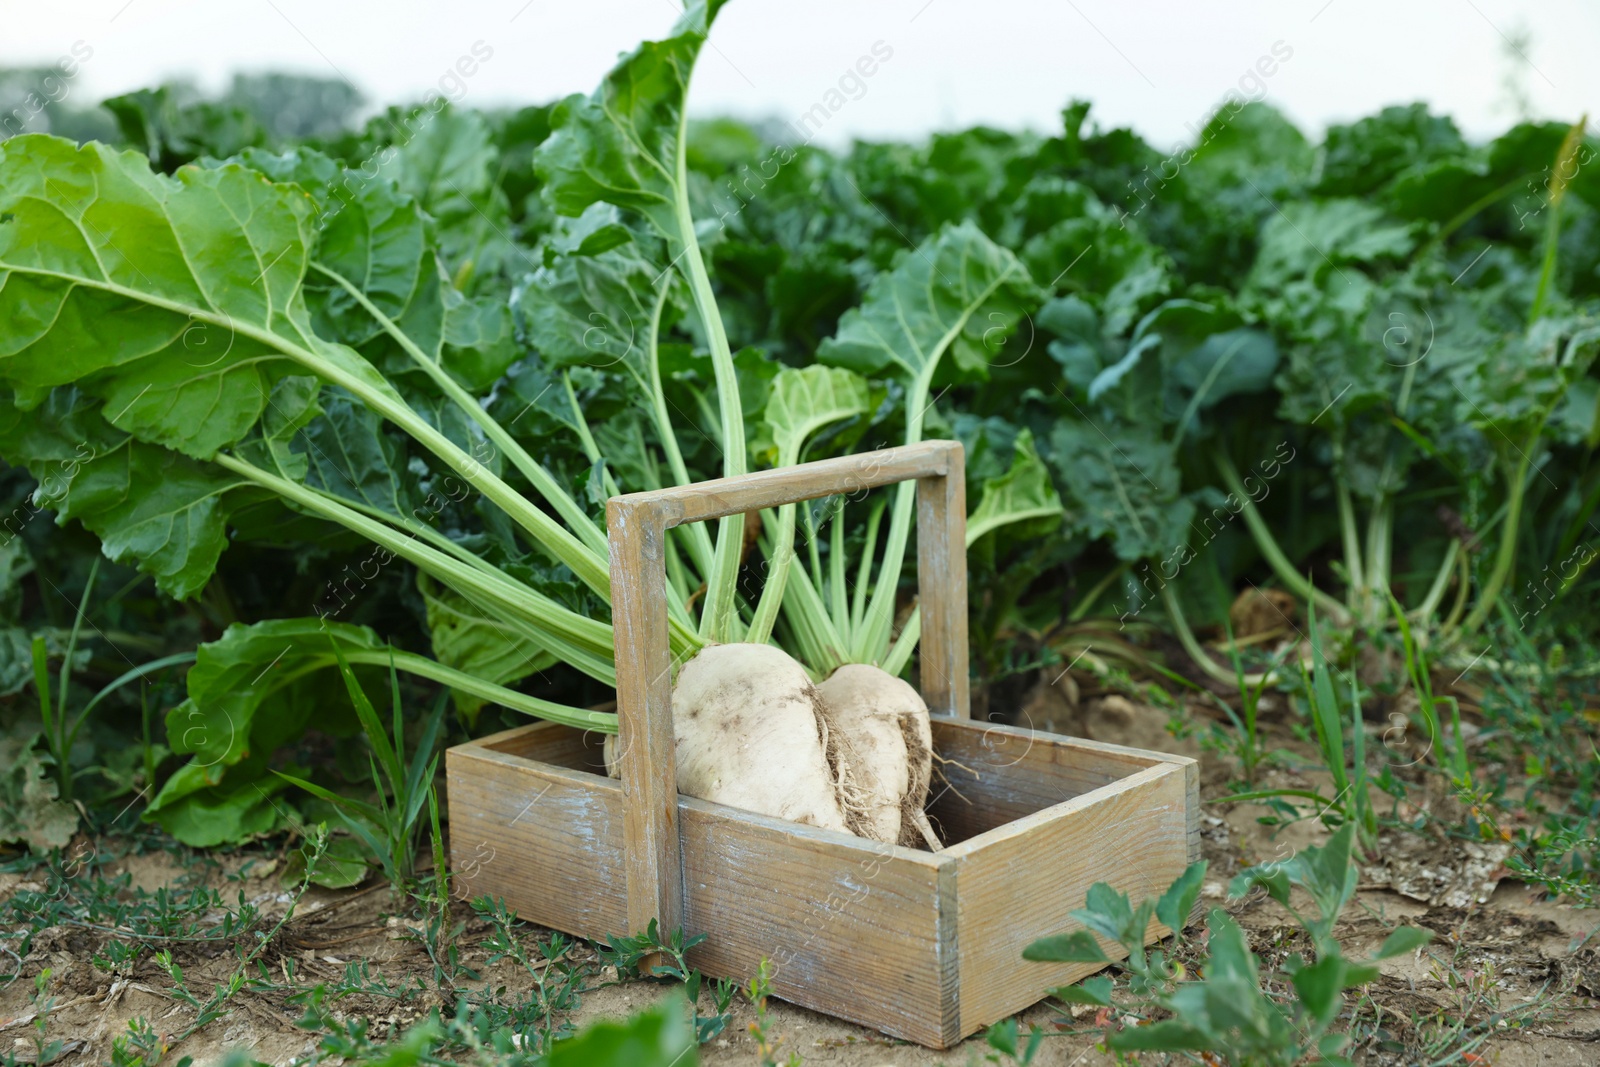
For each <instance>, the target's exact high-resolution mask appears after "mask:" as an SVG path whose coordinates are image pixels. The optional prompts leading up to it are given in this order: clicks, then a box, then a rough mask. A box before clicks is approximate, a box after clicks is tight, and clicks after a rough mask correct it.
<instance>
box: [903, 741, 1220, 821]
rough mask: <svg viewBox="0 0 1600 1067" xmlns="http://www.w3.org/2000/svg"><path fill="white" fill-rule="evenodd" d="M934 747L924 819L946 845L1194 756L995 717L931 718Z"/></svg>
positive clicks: (1189, 762)
mask: <svg viewBox="0 0 1600 1067" xmlns="http://www.w3.org/2000/svg"><path fill="white" fill-rule="evenodd" d="M933 749H934V751H935V752H936V753H938V755H939V762H936V763H935V770H936V774H935V780H934V785H933V794H932V795H933V802H932V803H931V804H930V805H929V817H930V818H931V819H932V820H933V821H934V823H935V825H936V826H937V827H938V828H939V830H940V831H941V833H942V834H943V835H944V839H945V841H946V842H948V843H954V842H958V841H964V840H966V839H968V838H971V837H974V836H976V835H977V834H981V833H983V832H984V831H986V830H990V829H992V828H994V827H996V826H1000V825H1003V824H1004V823H1008V822H1011V821H1013V820H1015V819H1020V818H1023V817H1025V816H1028V815H1032V814H1033V813H1034V812H1036V811H1041V810H1043V809H1044V808H1048V807H1050V806H1052V805H1055V804H1059V803H1061V802H1062V801H1063V800H1069V799H1071V798H1073V797H1076V796H1081V795H1083V794H1084V793H1087V792H1089V791H1090V790H1092V789H1098V788H1100V787H1101V786H1105V785H1110V784H1111V783H1113V782H1117V781H1119V780H1121V779H1123V778H1126V777H1127V776H1128V775H1130V774H1134V773H1137V772H1138V771H1141V770H1144V769H1145V768H1147V767H1153V766H1156V765H1158V764H1178V765H1186V766H1189V767H1191V768H1192V767H1193V766H1194V761H1193V760H1191V759H1187V758H1186V757H1183V756H1171V755H1167V754H1165V753H1160V752H1147V751H1144V750H1143V749H1136V748H1126V747H1124V746H1121V745H1111V744H1106V743H1105V742H1102V741H1090V740H1087V739H1084V738H1076V737H1062V736H1060V735H1058V734H1050V733H1044V732H1042V731H1038V730H1027V729H1023V728H1021V727H1016V726H1004V725H1001V724H999V723H977V722H961V721H957V720H950V719H938V718H936V719H934V720H933ZM1195 773H1197V772H1195ZM941 778H942V780H941ZM1196 818H1198V816H1196Z"/></svg>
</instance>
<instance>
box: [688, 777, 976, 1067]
mask: <svg viewBox="0 0 1600 1067" xmlns="http://www.w3.org/2000/svg"><path fill="white" fill-rule="evenodd" d="M681 818H682V827H683V852H684V876H685V880H686V883H687V886H688V918H687V921H688V929H690V930H691V931H694V932H704V933H707V934H709V935H710V937H709V938H708V939H707V940H706V941H705V942H704V943H703V944H702V945H700V946H699V947H697V948H696V949H695V951H694V953H693V954H692V955H691V956H690V959H691V961H692V962H693V963H694V964H695V965H696V966H698V967H700V968H701V969H702V970H703V971H705V972H706V973H708V974H716V975H721V976H725V977H736V978H739V979H741V980H745V979H748V978H749V977H751V976H752V975H754V974H755V972H756V967H757V965H758V964H759V962H760V961H761V959H762V958H763V957H765V958H767V959H769V960H771V961H772V965H773V969H774V972H775V973H774V976H773V990H774V993H775V994H776V995H777V996H779V997H781V998H783V999H784V1000H789V1001H793V1002H794V1003H797V1004H803V1005H805V1006H806V1007H809V1008H813V1009H816V1010H818V1011H823V1012H826V1013H828V1014H829V1015H836V1016H838V1017H840V1018H844V1019H851V1020H854V1021H856V1022H861V1023H866V1024H867V1025H870V1026H875V1027H877V1028H879V1029H880V1030H883V1031H884V1032H885V1033H890V1034H893V1035H895V1036H897V1037H903V1038H906V1039H907V1040H910V1041H916V1042H919V1043H921V1044H928V1045H935V1046H938V1045H942V1044H944V1043H946V1040H947V1038H946V1034H945V1023H944V1020H943V1018H942V1011H941V1006H943V1005H953V1004H954V995H955V993H956V989H955V982H954V966H955V960H954V958H953V957H952V955H951V953H952V951H953V950H954V947H955V946H954V943H953V939H941V938H940V937H939V932H940V930H941V926H942V912H941V908H942V906H943V905H944V904H945V898H944V895H943V893H942V887H941V871H942V870H943V869H945V868H948V867H952V866H953V864H950V863H948V862H947V861H943V860H941V859H940V858H938V857H936V856H934V855H933V854H932V853H926V852H915V851H912V850H910V849H905V848H900V847H898V846H895V845H884V844H878V843H875V842H871V841H865V840H862V839H860V838H853V837H849V836H848V835H845V834H841V833H837V832H835V831H831V830H819V829H816V828H814V827H809V826H801V825H799V824H796V823H789V822H785V821H783V820H779V819H770V818H767V817H765V816H759V815H750V814H748V813H744V812H738V811H735V810H734V809H732V808H728V807H725V806H723V805H720V804H709V803H706V802H705V801H701V800H693V799H690V798H684V801H683V810H682V816H681ZM951 1011H952V1013H953V1008H952V1009H951Z"/></svg>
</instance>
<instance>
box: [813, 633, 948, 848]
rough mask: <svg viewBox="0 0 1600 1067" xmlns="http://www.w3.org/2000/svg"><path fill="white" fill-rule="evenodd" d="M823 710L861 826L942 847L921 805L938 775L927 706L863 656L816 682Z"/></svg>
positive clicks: (868, 833)
mask: <svg viewBox="0 0 1600 1067" xmlns="http://www.w3.org/2000/svg"><path fill="white" fill-rule="evenodd" d="M817 692H818V694H819V695H820V696H821V698H822V708H823V714H824V716H825V717H826V718H827V721H828V728H829V732H830V735H831V736H832V737H833V738H834V740H835V742H836V744H837V746H838V748H839V750H840V753H841V755H842V757H843V762H844V763H845V764H846V766H847V767H848V775H847V776H846V778H845V779H844V780H843V783H842V784H843V785H844V787H845V788H846V789H847V790H848V791H849V794H850V796H849V799H848V801H847V803H848V804H849V806H851V807H853V808H855V809H857V810H858V811H859V813H860V819H859V820H858V821H859V828H858V831H857V832H858V833H860V835H861V836H862V837H867V838H871V839H872V840H874V841H883V842H887V843H892V844H901V845H905V846H907V847H910V848H916V847H918V846H921V845H924V844H926V845H927V846H928V847H929V848H934V849H938V848H940V847H942V846H941V845H940V843H939V840H938V838H937V837H935V836H934V834H933V831H932V828H931V827H930V826H929V825H928V821H927V816H926V815H924V813H923V807H924V806H925V805H926V804H927V802H928V786H929V783H930V782H931V781H932V779H933V731H932V727H931V725H930V723H929V720H928V705H927V703H926V702H924V701H923V699H922V697H921V696H920V695H919V694H918V693H917V691H916V690H915V689H913V688H912V687H911V686H909V685H907V684H906V683H905V682H904V681H901V680H900V679H899V678H896V677H895V676H894V675H892V674H889V673H887V672H885V671H882V670H880V669H878V668H877V667H873V666H870V665H868V664H864V663H850V664H846V665H845V666H843V667H840V668H839V669H838V670H836V671H834V672H833V674H831V675H830V676H829V677H828V679H827V680H826V681H824V682H823V683H822V684H821V685H819V686H818V687H817Z"/></svg>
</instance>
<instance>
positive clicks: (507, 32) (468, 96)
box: [0, 0, 1600, 146]
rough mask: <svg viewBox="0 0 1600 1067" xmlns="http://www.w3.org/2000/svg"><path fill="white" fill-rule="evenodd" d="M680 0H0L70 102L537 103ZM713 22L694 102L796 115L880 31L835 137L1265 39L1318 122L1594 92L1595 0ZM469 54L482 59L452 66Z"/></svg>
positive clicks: (881, 12) (1110, 101)
mask: <svg viewBox="0 0 1600 1067" xmlns="http://www.w3.org/2000/svg"><path fill="white" fill-rule="evenodd" d="M676 13H677V7H676V4H675V3H674V0H583V2H581V3H571V2H564V3H563V2H557V0H450V2H449V3H439V2H428V3H424V2H417V0H411V2H407V0H395V2H389V3H372V2H369V3H361V4H357V3H354V2H353V0H207V2H200V0H0V66H21V65H33V64H41V63H51V62H54V61H55V60H56V59H57V58H58V57H59V56H61V55H64V54H66V53H68V52H70V51H71V50H72V48H73V46H74V45H75V44H77V45H78V46H79V49H80V52H81V51H82V49H83V48H84V46H87V47H88V48H90V49H92V50H93V55H92V58H90V59H89V60H88V62H86V63H84V64H83V65H82V68H81V70H80V71H79V73H78V74H77V76H76V78H74V79H73V81H72V82H71V84H70V91H71V93H72V94H73V95H72V99H73V100H75V101H77V102H87V101H96V100H99V99H101V98H103V97H105V96H109V95H112V94H115V93H119V92H124V91H126V90H129V89H133V88H138V87H141V86H147V85H152V84H154V83H157V82H160V81H162V80H164V79H168V78H174V77H185V78H189V79H192V80H194V81H197V82H198V83H199V84H200V85H201V86H202V88H207V89H220V88H221V87H223V86H224V85H225V84H226V81H227V78H228V76H229V75H230V74H232V73H233V72H234V71H238V70H244V71H260V70H268V69H272V70H291V71H300V72H304V73H308V74H315V75H322V76H329V77H340V78H345V79H347V80H349V81H350V82H352V83H353V84H354V85H356V86H357V87H358V88H359V89H360V90H361V91H362V92H363V93H364V94H365V95H366V96H367V98H368V99H369V100H370V101H372V102H374V103H375V104H387V103H395V102H401V101H407V100H415V99H418V98H420V97H421V96H422V95H423V94H424V93H426V92H427V91H428V90H429V89H431V88H435V87H437V86H439V85H440V84H441V79H445V80H444V82H443V84H444V86H445V87H446V88H447V89H450V90H451V91H452V92H453V93H464V101H463V102H464V103H466V104H467V105H472V106H488V105H502V104H522V103H531V102H542V101H545V100H549V99H551V98H553V97H556V96H560V95H564V94H566V93H570V92H574V91H588V90H590V89H592V88H593V87H594V85H595V83H596V82H597V80H598V79H599V77H600V76H601V74H602V73H603V72H604V71H605V69H606V68H607V67H609V66H610V64H611V62H612V61H613V60H614V59H615V57H616V55H617V53H618V52H619V51H624V50H627V49H629V48H631V47H633V46H634V45H635V44H636V43H637V42H638V41H639V40H641V39H643V38H647V37H653V36H659V35H661V34H662V33H663V32H664V31H665V30H666V29H667V28H668V27H669V26H670V25H671V23H672V21H673V19H674V18H675V16H676ZM79 42H81V44H80V43H79ZM1524 42H1526V43H1524ZM712 44H713V47H712V49H711V50H710V51H708V52H707V53H706V55H705V57H704V59H703V60H702V61H701V64H700V67H699V70H698V72H697V74H696V79H695V83H694V87H693V93H692V97H691V107H692V108H693V110H694V111H695V112H697V113H699V114H702V115H704V114H734V115H738V116H741V117H746V118H765V117H777V118H782V119H790V120H793V119H796V118H798V117H799V116H800V115H801V114H803V113H804V112H806V111H807V110H808V109H810V108H811V107H812V106H813V105H814V104H816V103H817V102H818V101H820V100H823V99H824V98H825V97H827V96H828V94H829V91H830V90H832V89H834V88H836V87H838V86H839V82H840V79H841V77H843V76H845V75H846V72H847V71H848V70H849V69H850V68H852V67H853V66H854V65H855V64H856V63H857V61H858V60H859V59H860V58H861V57H863V56H870V55H872V53H873V48H874V46H875V45H876V46H877V48H878V53H879V56H882V55H883V54H885V53H887V54H888V58H887V59H886V60H883V61H882V62H881V63H878V64H877V65H876V70H875V73H874V74H873V75H872V76H871V77H870V78H867V79H863V80H862V81H861V82H860V87H859V88H858V87H857V86H856V85H855V84H853V83H852V82H851V81H850V80H849V79H848V78H847V79H846V83H845V84H846V88H847V90H849V95H850V96H853V97H855V98H853V99H848V102H847V103H846V104H845V106H843V107H841V108H839V109H838V111H837V113H835V114H833V115H832V117H831V118H829V120H828V122H827V124H826V125H825V127H824V128H823V129H822V131H821V133H820V134H819V139H820V140H822V141H825V142H831V143H834V144H838V143H842V142H844V141H846V140H848V139H849V138H851V137H873V138H881V137H910V136H916V135H920V134H924V133H926V132H928V131H929V130H933V129H947V128H952V127H959V126H967V125H971V124H973V123H980V122H981V123H988V124H992V125H998V126H1002V127H1007V128H1024V127H1026V128H1032V129H1036V130H1041V131H1054V130H1056V129H1057V128H1058V125H1059V120H1058V115H1059V112H1060V109H1061V107H1062V105H1063V104H1065V103H1066V102H1067V101H1068V100H1069V99H1070V98H1071V97H1074V96H1081V97H1086V98H1088V99H1090V100H1092V101H1093V103H1094V114H1095V115H1096V116H1097V117H1098V120H1099V121H1100V122H1101V123H1102V124H1103V125H1131V126H1133V127H1134V128H1135V129H1137V130H1139V131H1140V132H1141V133H1143V134H1144V135H1145V136H1146V137H1148V138H1149V139H1151V140H1152V141H1153V142H1155V143H1156V144H1157V145H1159V146H1168V145H1172V144H1175V143H1177V142H1178V141H1179V140H1180V139H1182V138H1184V137H1185V136H1186V134H1185V127H1186V124H1195V125H1198V124H1199V123H1200V122H1201V121H1202V120H1203V119H1204V117H1205V116H1206V115H1207V114H1208V112H1209V111H1210V110H1211V109H1212V108H1213V107H1214V106H1215V105H1216V104H1217V102H1218V101H1219V100H1220V99H1221V98H1222V96H1223V95H1224V94H1225V93H1226V92H1227V91H1228V90H1229V89H1230V88H1233V87H1235V86H1237V85H1239V83H1240V79H1241V78H1242V77H1245V76H1246V74H1247V72H1248V71H1250V70H1251V69H1252V68H1254V67H1255V66H1256V65H1257V64H1258V62H1259V61H1261V60H1262V59H1263V57H1267V58H1268V60H1269V61H1268V63H1267V64H1266V67H1270V68H1271V69H1272V73H1271V75H1270V76H1266V77H1263V78H1262V79H1261V81H1262V83H1263V84H1264V86H1265V92H1266V98H1267V99H1268V100H1271V101H1273V102H1274V103H1276V104H1277V105H1278V106H1279V107H1280V108H1282V109H1283V110H1284V111H1286V112H1287V113H1288V114H1289V115H1290V116H1291V117H1292V118H1294V119H1295V120H1296V121H1297V122H1299V123H1301V124H1302V126H1304V127H1306V128H1307V129H1308V130H1312V131H1317V130H1320V129H1321V128H1322V127H1324V126H1326V125H1327V124H1328V123H1330V122H1339V121H1345V120H1348V119H1350V118H1353V117H1357V116H1360V115H1364V114H1367V113H1369V112H1371V111H1373V110H1375V109H1377V108H1379V107H1381V106H1383V105H1385V104H1391V103H1406V102H1410V101H1413V100H1425V101H1427V102H1428V103H1430V104H1431V105H1433V106H1434V107H1435V108H1436V109H1440V110H1444V111H1447V112H1449V113H1450V114H1451V115H1453V116H1454V117H1455V118H1456V120H1457V121H1458V122H1459V123H1460V125H1461V126H1462V127H1463V129H1464V130H1465V131H1466V132H1467V133H1468V134H1469V135H1470V136H1473V137H1484V136H1489V135H1492V134H1493V133H1495V132H1496V131H1498V130H1501V129H1503V128H1504V127H1505V126H1506V125H1508V124H1509V123H1510V122H1512V121H1514V120H1515V119H1516V117H1517V115H1516V107H1515V105H1514V104H1513V103H1512V101H1513V100H1514V99H1516V97H1517V94H1518V93H1519V92H1520V94H1521V95H1522V97H1523V98H1524V99H1525V101H1526V103H1527V105H1528V106H1529V107H1530V108H1531V111H1532V113H1533V115H1534V116H1536V117H1541V118H1558V119H1562V120H1564V121H1573V120H1576V118H1577V117H1578V116H1579V115H1580V114H1582V113H1584V112H1585V111H1586V110H1588V109H1590V108H1592V107H1595V106H1596V105H1597V104H1600V63H1597V62H1596V61H1595V59H1594V56H1595V54H1596V51H1597V48H1596V46H1597V45H1600V5H1597V4H1596V3H1594V0H1538V2H1537V3H1534V2H1530V0H1524V2H1522V3H1515V2H1510V0H1331V2H1330V0H1232V2H1221V3H1219V2H1211V3H1195V2H1193V0H1187V2H1184V0H1159V2H1157V0H1151V2H1136V0H981V2H979V0H854V2H845V0H811V2H807V3H793V2H790V3H778V2H776V0H738V2H736V3H732V4H730V5H729V7H728V8H727V9H726V10H725V11H724V13H723V15H722V17H721V18H720V20H719V21H718V23H717V26H716V30H715V32H714V34H713V36H712ZM475 47H476V49H477V55H478V56H479V57H482V56H483V55H484V54H486V53H487V54H488V58H487V59H485V60H483V61H482V62H478V60H477V59H473V58H472V57H473V55H474V48H475ZM1275 47H1276V49H1277V52H1276V56H1275V54H1274V48H1275ZM1285 55H1287V58H1283V57H1284V56H1285ZM463 56H466V57H469V62H468V63H466V64H465V67H464V69H466V68H475V69H474V71H473V73H472V75H471V76H470V77H466V78H462V79H461V82H462V86H461V87H460V88H457V87H456V85H455V84H454V83H453V82H452V81H451V80H449V75H448V72H449V71H451V70H452V68H454V67H455V66H456V65H457V63H458V60H460V59H461V57H463ZM1266 67H1264V68H1263V69H1266ZM1245 84H1246V87H1247V88H1251V87H1253V86H1252V85H1251V83H1250V82H1248V81H1247V82H1246V83H1245ZM1512 86H1520V89H1514V88H1512ZM832 99H833V100H835V101H837V100H838V97H833V98H832Z"/></svg>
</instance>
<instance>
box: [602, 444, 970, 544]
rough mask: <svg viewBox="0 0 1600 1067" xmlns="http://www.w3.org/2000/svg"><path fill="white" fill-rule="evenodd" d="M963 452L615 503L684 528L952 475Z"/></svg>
mask: <svg viewBox="0 0 1600 1067" xmlns="http://www.w3.org/2000/svg"><path fill="white" fill-rule="evenodd" d="M960 449H961V446H960V444H959V443H957V442H954V441H924V442H922V443H921V444H915V445H901V446H899V447H898V448H885V449H880V450H879V451H877V452H859V453H857V454H855V455H853V456H840V457H839V458H837V459H823V460H817V461H816V462H814V463H801V464H799V465H797V466H794V467H780V468H778V469H776V470H769V471H756V472H754V473H752V474H741V475H739V476H738V477H735V478H713V479H711V480H709V481H704V482H695V483H694V484H693V485H676V486H672V487H670V488H667V489H652V490H650V491H649V492H644V493H629V494H627V495H626V496H619V497H613V498H612V499H613V500H616V501H621V502H623V503H625V504H627V505H629V506H633V507H652V508H656V509H658V513H659V514H660V515H661V516H662V517H663V520H664V521H665V523H666V525H667V526H668V527H672V526H682V525H683V524H685V523H690V522H704V521H705V520H707V519H721V518H726V517H727V516H729V515H741V514H743V513H745V512H747V511H759V510H760V509H762V508H775V507H777V506H779V505H780V504H796V503H799V502H800V501H802V500H815V499H817V498H818V497H824V496H832V495H833V494H835V493H850V494H854V493H860V492H865V491H866V490H868V489H876V488H878V487H880V486H885V485H893V484H894V483H896V482H905V481H910V480H911V479H913V478H925V477H929V476H932V475H941V476H942V475H944V474H945V473H946V472H947V471H949V469H950V464H951V461H952V457H953V456H954V457H956V461H957V462H959V456H960ZM608 514H609V513H608ZM964 516H965V513H963V517H964Z"/></svg>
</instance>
